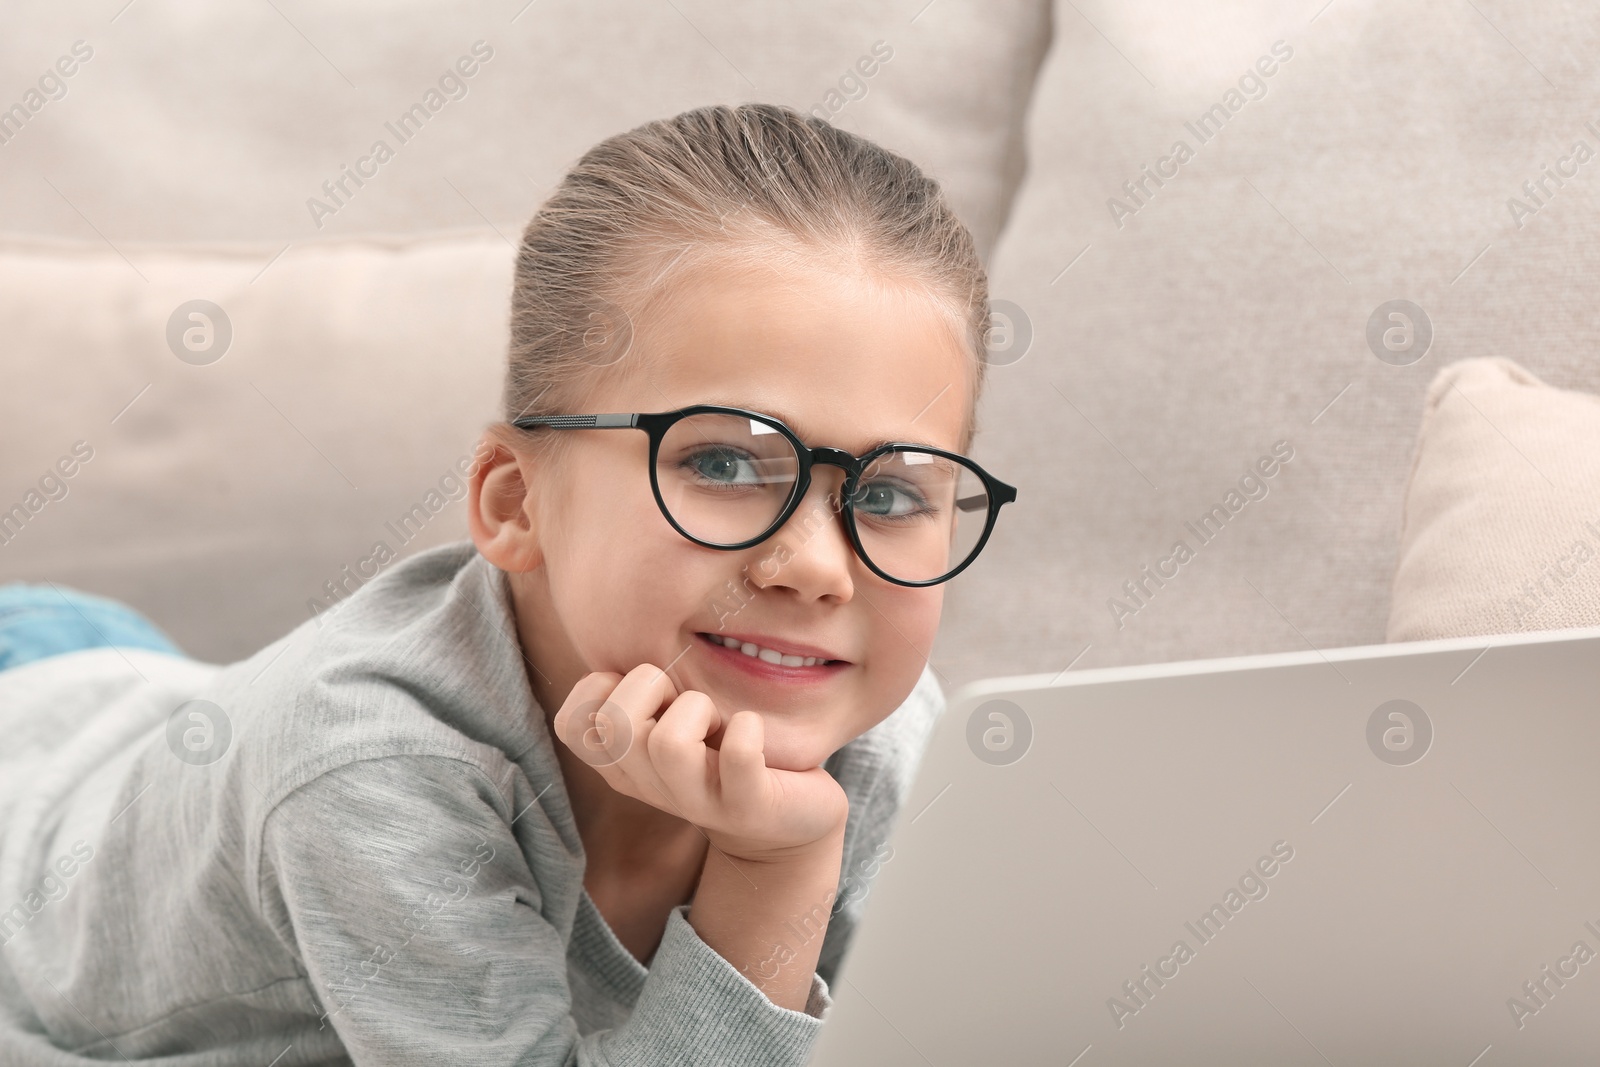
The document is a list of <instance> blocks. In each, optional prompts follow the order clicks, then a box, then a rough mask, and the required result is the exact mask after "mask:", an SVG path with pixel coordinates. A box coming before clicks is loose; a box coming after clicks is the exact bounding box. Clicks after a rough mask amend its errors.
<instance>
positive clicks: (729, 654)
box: [694, 633, 850, 685]
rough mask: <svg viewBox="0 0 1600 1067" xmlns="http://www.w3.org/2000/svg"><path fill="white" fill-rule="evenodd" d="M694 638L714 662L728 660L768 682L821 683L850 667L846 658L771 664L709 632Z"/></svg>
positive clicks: (746, 672)
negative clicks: (806, 663)
mask: <svg viewBox="0 0 1600 1067" xmlns="http://www.w3.org/2000/svg"><path fill="white" fill-rule="evenodd" d="M694 637H695V640H696V641H699V642H700V644H701V645H703V646H704V647H705V648H706V649H707V650H708V651H709V652H710V654H711V658H712V660H713V661H714V662H718V663H724V664H726V665H727V666H728V667H730V668H733V669H736V670H740V671H743V672H744V673H745V674H747V675H750V676H752V677H755V678H759V679H761V680H763V681H768V682H783V683H787V684H790V685H794V684H802V685H803V684H806V683H820V682H825V681H828V680H829V679H831V678H833V677H834V676H835V675H837V674H838V673H839V672H840V671H843V670H845V669H846V668H847V667H849V666H850V664H849V663H847V662H845V661H844V660H833V661H830V662H828V663H817V664H813V665H812V666H810V667H785V666H784V665H783V664H781V663H768V662H767V661H766V660H764V659H761V658H759V657H757V656H747V655H745V654H744V653H743V652H742V651H740V650H739V649H737V648H729V647H728V646H727V645H724V644H722V643H721V642H718V641H713V640H712V639H711V637H710V636H709V635H708V634H704V633H697V634H695V635H694Z"/></svg>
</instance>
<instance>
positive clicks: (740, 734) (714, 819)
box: [555, 663, 850, 860]
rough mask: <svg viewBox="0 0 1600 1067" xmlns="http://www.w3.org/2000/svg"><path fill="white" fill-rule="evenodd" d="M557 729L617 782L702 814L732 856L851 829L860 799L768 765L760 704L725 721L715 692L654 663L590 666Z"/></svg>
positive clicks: (664, 805) (825, 838) (769, 856)
mask: <svg viewBox="0 0 1600 1067" xmlns="http://www.w3.org/2000/svg"><path fill="white" fill-rule="evenodd" d="M555 731H556V736H557V737H559V738H560V739H561V741H562V743H564V744H565V745H566V746H567V747H568V748H570V749H572V751H574V752H575V753H577V754H578V756H579V757H580V758H582V759H583V760H584V762H586V763H588V764H589V765H590V766H592V767H594V769H595V770H597V771H599V772H600V775H601V776H602V777H603V778H605V780H606V782H607V784H609V785H610V786H611V788H613V789H615V790H616V791H617V792H619V793H622V794H625V795H627V796H630V797H633V798H635V799H636V800H642V801H644V802H645V803H646V804H649V805H651V806H652V807H656V808H660V809H661V810H662V811H667V812H671V813H672V814H674V815H677V816H678V817H679V818H681V819H685V820H687V821H688V822H691V823H694V824H695V825H696V826H698V827H700V828H701V829H702V830H704V831H705V833H706V836H707V838H708V839H709V840H710V841H711V843H712V844H713V845H714V846H716V847H717V848H718V849H719V850H721V851H722V852H724V853H726V854H729V855H731V856H735V857H738V858H741V859H750V860H773V859H782V858H786V857H789V856H791V855H794V854H798V853H804V852H806V851H807V850H808V849H810V848H811V847H812V846H816V845H819V844H821V843H825V842H829V841H832V840H833V839H835V838H836V837H837V836H839V835H842V834H843V832H844V823H845V817H846V816H847V815H848V814H849V812H850V801H849V798H848V797H846V796H845V792H844V790H843V788H841V787H840V785H839V783H838V782H837V781H835V780H834V777H833V775H831V774H829V773H828V772H827V771H825V770H823V769H822V768H821V767H813V768H811V769H810V770H806V771H787V770H775V769H773V768H770V767H768V766H767V764H766V759H765V756H764V755H763V750H762V742H763V737H764V724H763V722H762V718H761V716H760V714H759V713H757V712H754V711H748V710H743V711H736V712H734V713H733V716H732V717H731V718H730V719H729V720H728V722H727V725H726V726H725V727H724V726H723V723H722V716H721V713H720V712H719V711H718V710H717V707H716V705H715V704H713V703H712V701H711V698H710V697H708V696H706V695H705V694H704V693H701V692H698V691H696V690H693V689H691V690H688V691H686V692H683V693H681V694H680V693H679V692H678V690H677V687H676V686H675V685H673V683H672V680H671V679H670V678H668V677H667V675H666V672H665V671H663V670H661V669H660V668H659V667H656V666H655V665H653V664H649V663H642V664H640V665H639V666H637V667H635V668H633V670H631V671H629V672H628V674H627V676H626V677H624V676H622V675H619V674H616V673H614V672H600V671H597V672H594V673H592V674H587V675H585V676H584V677H583V678H582V679H580V680H579V681H578V684H577V685H575V686H573V687H572V692H571V693H570V694H568V696H567V699H566V702H565V703H564V704H562V705H561V710H560V711H559V712H557V713H556V716H555ZM719 732H720V734H721V738H720V743H719V745H718V746H717V747H712V746H711V745H710V744H708V741H709V740H711V739H712V738H713V737H714V735H716V734H718V733H719Z"/></svg>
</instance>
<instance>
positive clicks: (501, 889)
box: [258, 755, 831, 1067]
mask: <svg viewBox="0 0 1600 1067" xmlns="http://www.w3.org/2000/svg"><path fill="white" fill-rule="evenodd" d="M505 809H506V805H505V802H504V800H503V799H502V798H501V796H500V794H499V792H498V791H497V790H496V788H495V786H494V784H493V782H492V781H491V780H490V778H489V776H488V775H487V774H486V773H485V772H484V771H483V770H482V769H481V768H479V767H478V766H477V765H476V764H474V763H471V762H469V761H466V760H460V759H454V758H450V757H445V756H429V755H405V756H386V757H381V758H377V759H366V760H361V761H357V762H354V763H349V764H345V765H343V766H341V767H338V768H336V769H334V770H332V771H328V772H326V773H324V774H322V775H321V776H319V777H317V778H314V779H313V780H311V781H310V782H308V783H306V784H305V785H303V786H301V787H299V788H298V789H296V790H295V791H293V792H292V793H290V794H289V795H288V796H287V797H286V798H285V799H284V800H282V801H281V802H280V803H279V804H277V805H276V806H275V807H274V808H273V809H272V811H271V812H270V813H269V814H268V816H267V818H266V821H265V823H264V825H263V828H262V835H261V857H260V869H259V877H260V881H259V883H258V885H259V894H260V895H259V900H260V907H261V910H262V913H263V915H264V917H265V918H266V919H267V921H268V922H269V923H270V924H271V925H272V926H273V928H274V929H275V930H276V931H277V936H278V937H279V939H280V940H281V941H283V943H284V944H285V945H286V946H287V947H288V949H289V950H290V952H291V953H292V954H293V955H294V956H295V958H296V959H297V961H298V962H299V964H300V966H301V968H302V969H303V972H304V975H305V978H306V979H307V981H308V982H309V984H310V986H311V990H312V993H313V995H314V996H315V998H316V999H317V1001H318V1002H319V1003H320V1005H321V1023H322V1025H325V1026H331V1027H332V1028H333V1029H334V1031H335V1032H336V1033H337V1036H338V1038H339V1040H340V1042H341V1043H342V1044H343V1046H344V1047H345V1050H346V1051H347V1053H348V1055H349V1056H350V1059H351V1061H352V1062H353V1063H354V1064H356V1065H357V1067H380V1065H381V1067H408V1065H413V1064H414V1065H417V1067H441V1065H444V1064H456V1063H461V1064H467V1063H470V1064H474V1065H490V1064H507V1065H511V1064H516V1065H525V1067H547V1065H548V1067H558V1065H559V1067H635V1065H637V1067H645V1065H652V1067H653V1065H657V1064H663V1063H671V1064H683V1065H698V1064H705V1065H708V1067H709V1065H711V1064H717V1065H722V1067H736V1065H739V1064H762V1065H778V1067H782V1065H789V1064H792V1065H794V1067H802V1065H803V1064H805V1062H806V1061H807V1060H808V1059H809V1057H810V1054H811V1049H812V1047H813V1045H814V1043H815V1041H816V1038H817V1035H818V1033H819V1032H820V1029H821V1026H822V1018H821V1017H822V1016H823V1015H824V1014H825V1013H826V1010H827V1008H828V1006H829V1005H830V1004H831V1001H830V1000H829V997H828V989H827V985H826V983H825V982H824V981H823V980H822V979H821V978H820V977H818V976H815V975H814V976H813V978H812V989H811V997H810V1001H809V1003H808V1004H807V1010H806V1011H804V1012H798V1011H792V1010H790V1009H788V1008H784V1007H780V1006H778V1005H776V1004H773V1003H772V1002H771V1001H770V1000H769V999H767V997H766V995H765V994H764V993H762V992H761V990H760V989H758V988H757V987H756V986H755V985H754V984H753V983H752V982H750V980H749V979H748V978H746V977H745V976H744V975H742V974H740V973H739V971H738V970H737V968H735V967H734V966H733V965H732V964H730V963H729V962H728V961H727V960H725V959H723V958H722V957H721V956H720V955H718V954H717V952H716V951H715V950H713V949H712V948H711V947H710V946H709V945H707V944H706V943H705V942H704V941H703V940H701V938H700V937H699V935H698V934H696V933H695V930H694V928H693V927H692V926H691V925H690V924H689V921H688V918H687V913H688V905H680V906H679V907H677V908H674V909H673V911H672V912H671V913H670V915H669V917H668V920H667V927H666V931H665V934H664V936H663V937H662V940H661V944H660V946H659V947H658V948H657V949H656V952H655V955H654V956H653V957H652V959H651V962H650V966H649V972H648V976H647V977H646V979H645V981H644V984H643V986H642V988H641V990H640V993H639V997H638V1000H637V1001H636V1003H635V1005H634V1009H633V1012H632V1014H631V1015H630V1016H629V1017H628V1019H627V1020H626V1021H625V1022H624V1023H623V1024H622V1025H620V1026H618V1027H616V1028H614V1029H609V1030H599V1031H596V1032H593V1033H590V1034H585V1035H580V1034H579V1032H578V1028H577V1024H576V1022H575V1021H574V1019H573V1016H572V997H571V991H570V989H569V986H568V982H567V960H566V954H567V945H566V940H565V937H567V936H570V926H569V927H568V928H567V929H566V931H565V934H563V931H562V930H560V929H558V927H557V925H555V923H553V922H552V920H553V919H554V920H556V921H557V922H559V921H560V919H559V917H558V916H556V915H552V914H551V913H550V911H551V910H552V909H550V903H551V902H550V901H549V900H547V896H548V895H553V894H547V893H543V892H541V888H540V886H539V885H538V884H536V881H535V879H534V876H533V873H532V871H531V869H530V868H529V865H528V862H527V859H526V857H525V856H524V854H523V851H522V846H521V845H519V843H518V840H517V838H516V837H515V836H513V832H512V827H511V824H510V823H511V821H512V820H509V819H508V817H507V816H506V815H505V814H503V812H504V811H505ZM552 846H553V847H559V846H558V845H557V844H556V843H555V842H552ZM567 922H569V923H570V909H569V910H568V919H567Z"/></svg>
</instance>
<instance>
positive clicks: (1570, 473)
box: [1388, 357, 1600, 641]
mask: <svg viewBox="0 0 1600 1067" xmlns="http://www.w3.org/2000/svg"><path fill="white" fill-rule="evenodd" d="M1597 625H1600V396H1595V395H1592V394H1589V393H1581V392H1573V391H1569V390H1565V389H1554V388H1551V387H1550V386H1549V385H1546V384H1545V383H1544V382H1542V381H1540V380H1539V379H1538V378H1537V377H1535V376H1534V375H1533V374H1531V373H1530V372H1529V371H1527V370H1526V369H1525V368H1523V367H1521V366H1519V365H1518V364H1516V363H1514V362H1512V361H1511V360H1509V359H1503V358H1498V357H1490V358H1484V359H1469V360H1462V361H1460V362H1458V363H1452V364H1450V365H1449V366H1448V367H1445V368H1444V369H1443V370H1441V371H1440V372H1439V373H1438V374H1437V375H1436V376H1435V377H1434V379H1433V381H1432V382H1430V383H1429V385H1428V396H1427V401H1426V406H1425V409H1424V411H1423V416H1422V428H1421V431H1420V432H1419V433H1418V436H1417V445H1416V450H1415V454H1414V457H1413V459H1412V464H1411V480H1410V485H1409V486H1408V488H1407V490H1406V499H1405V517H1404V523H1403V526H1402V528H1401V532H1400V560H1399V564H1398V566H1397V567H1396V568H1395V575H1394V588H1393V591H1392V596H1391V603H1390V608H1389V627H1388V638H1389V640H1391V641H1421V640H1426V639H1429V638H1434V637H1465V636H1474V635H1480V634H1501V633H1516V632H1520V631H1526V630H1557V629H1562V628H1565V627H1572V626H1597Z"/></svg>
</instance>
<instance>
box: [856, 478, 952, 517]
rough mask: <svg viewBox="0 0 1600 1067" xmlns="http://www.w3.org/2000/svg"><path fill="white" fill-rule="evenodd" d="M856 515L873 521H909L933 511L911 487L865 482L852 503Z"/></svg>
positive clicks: (890, 483)
mask: <svg viewBox="0 0 1600 1067" xmlns="http://www.w3.org/2000/svg"><path fill="white" fill-rule="evenodd" d="M852 504H853V505H854V507H855V511H856V514H858V515H868V516H870V517H872V518H875V519H909V518H915V517H916V516H918V515H925V514H931V513H932V511H933V509H932V508H930V507H928V502H927V501H926V500H925V499H924V498H923V497H922V494H920V493H918V492H917V491H916V490H915V489H913V488H912V487H910V486H908V485H905V484H903V483H900V482H890V481H878V482H867V483H866V484H864V485H862V486H860V487H859V488H858V489H857V490H856V494H855V498H854V500H853V501H852Z"/></svg>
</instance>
